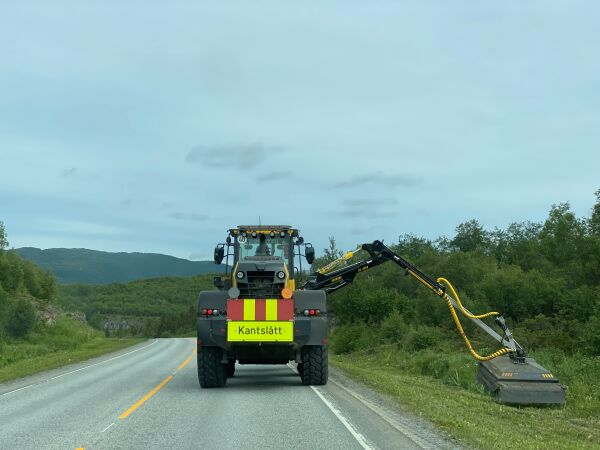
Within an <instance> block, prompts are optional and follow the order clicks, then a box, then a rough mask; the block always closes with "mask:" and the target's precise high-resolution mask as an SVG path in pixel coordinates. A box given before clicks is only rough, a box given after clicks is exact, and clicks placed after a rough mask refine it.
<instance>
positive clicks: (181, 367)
mask: <svg viewBox="0 0 600 450" xmlns="http://www.w3.org/2000/svg"><path fill="white" fill-rule="evenodd" d="M195 354H196V350H195V349H194V351H193V352H192V354H191V355H190V356H188V357H187V358H186V360H185V361H184V362H182V363H181V364H180V365H179V367H178V368H177V372H179V371H180V370H182V369H183V368H184V367H185V366H187V365H188V363H189V362H190V361H191V360H192V358H193V357H194V355H195Z"/></svg>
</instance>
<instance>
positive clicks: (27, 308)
mask: <svg viewBox="0 0 600 450" xmlns="http://www.w3.org/2000/svg"><path fill="white" fill-rule="evenodd" d="M35 323H36V317H35V309H34V307H33V305H32V304H31V302H30V301H29V300H26V299H22V300H17V301H16V302H14V303H13V304H12V305H11V306H10V308H9V310H8V320H7V323H6V330H7V331H8V334H10V335H11V336H12V337H23V336H26V335H27V334H28V333H29V332H30V331H31V330H32V329H33V327H34V326H35Z"/></svg>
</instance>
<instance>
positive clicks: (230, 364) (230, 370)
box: [227, 360, 235, 378]
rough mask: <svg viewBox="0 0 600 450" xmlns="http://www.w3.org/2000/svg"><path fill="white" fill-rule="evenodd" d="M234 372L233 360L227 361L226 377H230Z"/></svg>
mask: <svg viewBox="0 0 600 450" xmlns="http://www.w3.org/2000/svg"><path fill="white" fill-rule="evenodd" d="M234 373H235V360H233V361H231V360H230V361H229V362H228V363H227V378H232V377H233V374H234Z"/></svg>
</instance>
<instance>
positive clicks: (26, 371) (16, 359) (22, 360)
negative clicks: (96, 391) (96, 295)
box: [0, 317, 144, 382]
mask: <svg viewBox="0 0 600 450" xmlns="http://www.w3.org/2000/svg"><path fill="white" fill-rule="evenodd" d="M143 340H144V339H139V338H126V339H115V338H105V337H104V335H103V333H101V332H99V331H97V330H94V329H92V328H91V327H89V326H87V325H84V324H82V323H80V322H77V321H75V320H73V319H70V318H68V317H60V318H59V319H58V322H57V324H56V325H54V326H52V327H44V326H40V327H38V328H37V329H36V330H35V332H33V333H31V334H30V335H29V336H27V338H24V339H18V340H10V341H8V342H7V341H0V382H4V381H8V380H13V379H15V378H20V377H24V376H27V375H32V374H34V373H37V372H41V371H44V370H48V369H54V368H57V367H61V366H64V365H66V364H72V363H76V362H79V361H84V360H86V359H89V358H93V357H95V356H99V355H102V354H104V353H109V352H113V351H116V350H120V349H122V348H125V347H128V346H130V345H134V344H137V343H139V342H142V341H143Z"/></svg>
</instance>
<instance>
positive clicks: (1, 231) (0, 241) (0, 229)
mask: <svg viewBox="0 0 600 450" xmlns="http://www.w3.org/2000/svg"><path fill="white" fill-rule="evenodd" d="M7 247H8V240H7V238H6V228H4V222H2V221H1V220H0V250H4V249H6V248H7Z"/></svg>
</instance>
